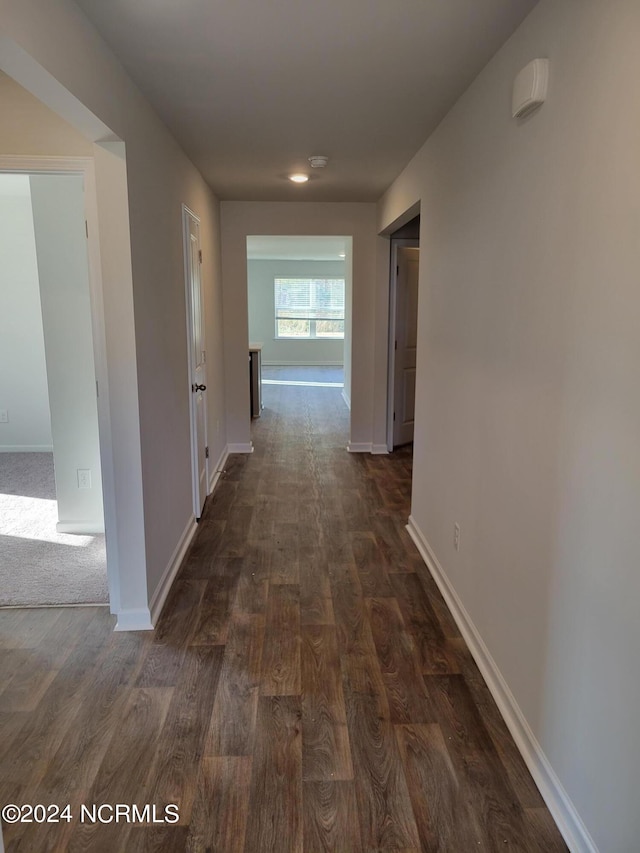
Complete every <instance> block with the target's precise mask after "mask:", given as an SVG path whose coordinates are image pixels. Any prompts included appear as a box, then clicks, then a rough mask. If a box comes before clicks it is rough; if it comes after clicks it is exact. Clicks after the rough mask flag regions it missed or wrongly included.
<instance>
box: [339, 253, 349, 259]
mask: <svg viewBox="0 0 640 853" xmlns="http://www.w3.org/2000/svg"><path fill="white" fill-rule="evenodd" d="M338 257H339V258H346V257H347V254H346V252H340V254H339V255H338Z"/></svg>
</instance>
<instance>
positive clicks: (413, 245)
mask: <svg viewBox="0 0 640 853" xmlns="http://www.w3.org/2000/svg"><path fill="white" fill-rule="evenodd" d="M419 248H420V240H418V239H413V238H411V239H410V238H408V237H392V238H391V253H390V263H389V341H388V346H389V355H388V359H387V366H388V372H387V450H388V451H389V453H393V411H394V401H395V369H396V347H395V343H396V325H397V321H398V317H397V287H398V249H419Z"/></svg>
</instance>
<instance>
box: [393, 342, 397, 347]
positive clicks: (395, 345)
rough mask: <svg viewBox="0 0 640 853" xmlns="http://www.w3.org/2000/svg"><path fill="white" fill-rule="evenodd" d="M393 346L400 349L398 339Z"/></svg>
mask: <svg viewBox="0 0 640 853" xmlns="http://www.w3.org/2000/svg"><path fill="white" fill-rule="evenodd" d="M393 348H394V349H398V341H396V342H395V344H394V347H393Z"/></svg>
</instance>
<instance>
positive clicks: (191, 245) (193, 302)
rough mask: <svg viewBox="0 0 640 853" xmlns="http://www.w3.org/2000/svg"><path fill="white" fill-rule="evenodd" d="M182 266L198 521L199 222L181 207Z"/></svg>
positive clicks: (202, 376) (203, 448)
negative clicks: (185, 303) (183, 271)
mask: <svg viewBox="0 0 640 853" xmlns="http://www.w3.org/2000/svg"><path fill="white" fill-rule="evenodd" d="M182 225H183V235H184V266H185V286H186V302H187V312H186V313H187V342H188V347H189V356H188V358H189V385H190V391H191V393H190V398H189V399H190V405H189V417H190V423H191V476H192V483H193V512H194V515H195V517H196V520H198V521H199V520H200V518H201V516H202V511H203V509H204V504H205V501H206V499H207V492H208V484H209V444H208V438H207V398H206V393H207V353H206V342H205V323H204V299H203V295H202V276H201V265H202V251H201V249H200V219H199V218H198V217H197V216H196V214H195V213H193V211H191V210H189V208H188V207H187V206H186V205H183V206H182Z"/></svg>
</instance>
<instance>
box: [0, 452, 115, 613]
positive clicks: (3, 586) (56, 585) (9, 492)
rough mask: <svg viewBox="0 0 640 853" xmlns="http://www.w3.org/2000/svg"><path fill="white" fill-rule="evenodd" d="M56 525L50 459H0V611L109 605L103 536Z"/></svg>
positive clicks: (4, 455)
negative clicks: (70, 531)
mask: <svg viewBox="0 0 640 853" xmlns="http://www.w3.org/2000/svg"><path fill="white" fill-rule="evenodd" d="M57 520H58V508H57V504H56V492H55V479H54V472H53V454H51V453H0V606H2V607H6V606H9V605H10V606H19V605H24V606H34V605H42V604H106V603H108V601H109V596H108V591H107V560H106V552H105V545H104V536H75V535H70V534H65V533H57V532H56V522H57Z"/></svg>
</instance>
